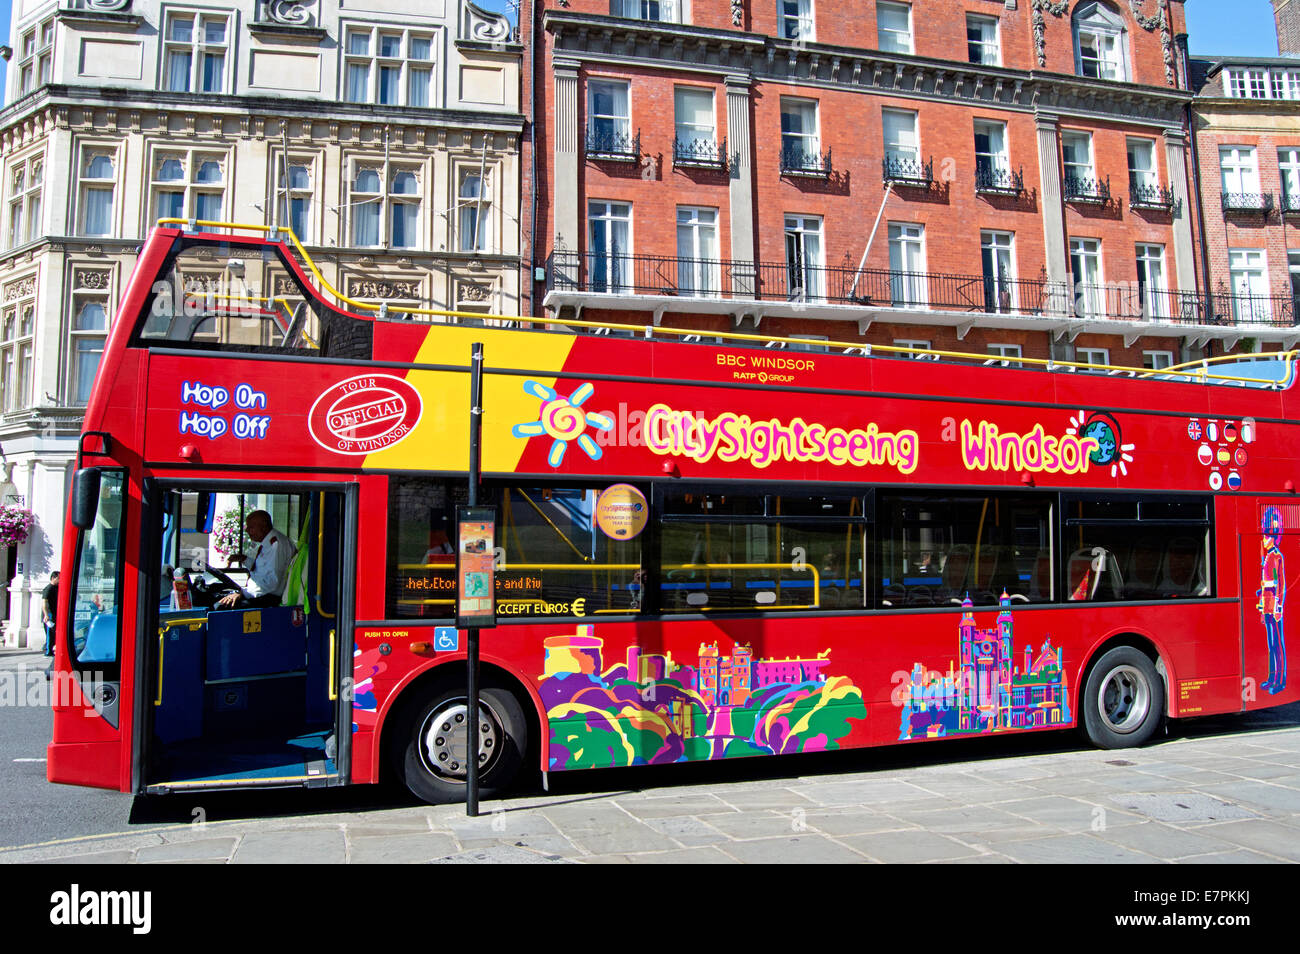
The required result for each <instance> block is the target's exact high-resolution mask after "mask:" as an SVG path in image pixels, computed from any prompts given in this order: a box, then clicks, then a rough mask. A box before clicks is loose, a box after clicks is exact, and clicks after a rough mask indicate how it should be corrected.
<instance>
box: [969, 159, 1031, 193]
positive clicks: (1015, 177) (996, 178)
mask: <svg viewBox="0 0 1300 954" xmlns="http://www.w3.org/2000/svg"><path fill="white" fill-rule="evenodd" d="M975 191H976V192H987V193H991V194H994V195H1020V194H1022V193H1023V192H1024V191H1025V173H1024V169H1020V170H1018V171H1016V172H1012V171H1011V170H1010V169H995V168H993V167H992V166H986V165H983V164H976V166H975Z"/></svg>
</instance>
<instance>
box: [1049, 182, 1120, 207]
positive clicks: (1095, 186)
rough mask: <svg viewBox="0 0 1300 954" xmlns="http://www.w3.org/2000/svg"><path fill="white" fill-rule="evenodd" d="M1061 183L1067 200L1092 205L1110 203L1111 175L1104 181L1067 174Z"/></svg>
mask: <svg viewBox="0 0 1300 954" xmlns="http://www.w3.org/2000/svg"><path fill="white" fill-rule="evenodd" d="M1061 185H1062V188H1063V190H1064V193H1065V201H1066V202H1083V203H1087V204H1092V205H1108V204H1109V203H1110V176H1107V177H1106V178H1105V180H1104V181H1103V180H1101V179H1086V178H1080V177H1077V176H1066V177H1065V181H1064V182H1063V183H1062V184H1061Z"/></svg>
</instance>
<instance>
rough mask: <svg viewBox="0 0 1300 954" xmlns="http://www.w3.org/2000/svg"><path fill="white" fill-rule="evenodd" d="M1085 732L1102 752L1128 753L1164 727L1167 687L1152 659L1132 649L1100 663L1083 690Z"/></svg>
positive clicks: (1122, 649) (1112, 652) (1115, 652)
mask: <svg viewBox="0 0 1300 954" xmlns="http://www.w3.org/2000/svg"><path fill="white" fill-rule="evenodd" d="M1081 704H1082V708H1083V730H1084V732H1086V733H1087V735H1088V738H1089V740H1090V741H1091V742H1092V744H1093V745H1095V746H1097V747H1098V748H1101V749H1126V748H1132V747H1134V746H1138V745H1141V744H1143V743H1144V742H1146V741H1147V740H1148V739H1150V738H1151V736H1152V735H1154V734H1155V731H1156V729H1157V728H1159V727H1160V721H1161V719H1162V718H1164V711H1165V683H1164V680H1163V679H1161V678H1160V674H1159V673H1158V672H1156V667H1155V665H1154V664H1153V663H1152V662H1151V660H1150V658H1149V657H1148V656H1147V655H1146V653H1143V652H1142V651H1140V650H1137V649H1134V648H1133V647H1132V646H1117V647H1116V648H1114V649H1112V650H1110V651H1109V652H1107V653H1106V654H1105V655H1104V656H1102V657H1101V658H1100V659H1098V660H1097V664H1096V665H1095V666H1093V667H1092V672H1090V673H1089V674H1088V682H1087V684H1086V685H1085V686H1084V689H1083V698H1082V700H1081Z"/></svg>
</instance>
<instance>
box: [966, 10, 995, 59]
mask: <svg viewBox="0 0 1300 954" xmlns="http://www.w3.org/2000/svg"><path fill="white" fill-rule="evenodd" d="M976 29H978V31H979V38H977V39H976V38H972V37H971V32H972V31H973V30H976ZM1000 30H1001V24H1000V22H999V20H998V18H997V17H990V16H984V15H983V14H979V13H968V14H966V58H967V59H968V60H970V62H972V63H975V64H976V65H978V66H1001V65H1002V37H1001V35H1000ZM986 31H987V32H986ZM990 32H991V35H992V39H990V38H989V35H990ZM977 52H978V58H977V57H976V55H975V54H976V53H977Z"/></svg>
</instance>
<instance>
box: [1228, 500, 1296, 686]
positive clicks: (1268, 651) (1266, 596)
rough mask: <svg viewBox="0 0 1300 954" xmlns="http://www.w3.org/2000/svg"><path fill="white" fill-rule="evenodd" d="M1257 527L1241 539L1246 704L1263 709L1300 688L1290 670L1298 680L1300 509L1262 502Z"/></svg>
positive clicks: (1242, 648)
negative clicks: (1296, 685)
mask: <svg viewBox="0 0 1300 954" xmlns="http://www.w3.org/2000/svg"><path fill="white" fill-rule="evenodd" d="M1251 522H1252V524H1253V526H1252V527H1250V528H1249V529H1247V531H1246V532H1245V533H1243V534H1242V535H1241V615H1242V621H1241V622H1242V625H1241V659H1242V667H1243V668H1242V683H1243V691H1242V699H1243V703H1244V705H1243V708H1246V709H1262V708H1264V707H1266V706H1271V705H1276V704H1277V703H1278V701H1279V700H1278V698H1277V697H1278V696H1279V695H1281V693H1282V692H1283V691H1284V690H1293V689H1295V681H1294V678H1288V676H1287V670H1288V668H1290V670H1291V672H1292V674H1293V676H1294V673H1295V671H1296V663H1295V662H1294V657H1295V653H1296V652H1297V651H1300V641H1297V640H1296V638H1295V631H1296V627H1297V624H1298V623H1300V619H1298V614H1297V612H1296V609H1297V606H1300V507H1297V506H1296V505H1295V504H1288V503H1278V504H1273V503H1269V502H1268V501H1260V502H1258V503H1257V504H1256V506H1255V513H1254V514H1253V519H1252V521H1251ZM1288 635H1290V636H1291V637H1292V638H1291V644H1292V645H1291V646H1290V647H1288V646H1287V636H1288ZM1288 649H1290V650H1291V652H1290V653H1288V652H1287V650H1288Z"/></svg>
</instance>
